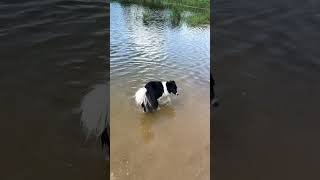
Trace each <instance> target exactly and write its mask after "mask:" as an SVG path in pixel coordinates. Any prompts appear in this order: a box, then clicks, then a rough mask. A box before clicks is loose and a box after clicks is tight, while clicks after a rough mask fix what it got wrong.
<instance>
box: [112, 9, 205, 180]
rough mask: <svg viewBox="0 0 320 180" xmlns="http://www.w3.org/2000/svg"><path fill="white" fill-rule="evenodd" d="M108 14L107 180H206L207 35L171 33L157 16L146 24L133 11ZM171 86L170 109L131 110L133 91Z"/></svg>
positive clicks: (161, 15) (198, 30)
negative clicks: (174, 88)
mask: <svg viewBox="0 0 320 180" xmlns="http://www.w3.org/2000/svg"><path fill="white" fill-rule="evenodd" d="M110 10H111V11H110V13H111V16H110V18H111V19H110V21H111V22H110V25H111V27H110V31H111V32H110V33H111V37H110V38H111V39H110V42H111V43H110V51H111V54H110V55H111V62H110V70H111V77H110V79H111V81H110V93H111V94H110V95H111V96H110V103H111V109H110V111H111V112H110V117H111V161H110V164H111V179H117V180H118V179H133V180H134V179H137V180H150V179H152V180H157V179H159V180H163V179H185V180H188V179H190V180H191V179H192V180H193V179H209V176H210V172H209V169H210V165H209V162H210V154H209V152H210V142H209V141H210V137H209V136H210V131H209V130H210V128H209V127H210V121H209V117H210V107H209V81H210V80H209V69H210V68H209V65H210V46H209V43H210V29H209V27H202V28H199V27H198V28H191V27H187V26H186V25H185V24H184V25H181V26H177V27H173V26H171V25H170V22H168V21H166V20H165V18H164V17H165V15H166V13H167V12H166V11H161V10H154V11H152V13H153V15H155V16H156V17H157V18H156V19H154V20H153V21H151V22H149V24H144V23H143V22H142V12H143V11H144V8H143V7H141V6H137V5H128V6H122V5H120V4H118V3H111V7H110ZM170 79H173V80H175V81H176V83H177V85H178V89H179V90H180V95H179V96H177V97H173V98H172V105H171V106H165V107H161V109H160V111H158V112H155V113H152V114H145V113H143V112H142V110H141V109H139V108H138V107H137V106H135V103H134V99H133V98H132V96H133V95H134V94H135V91H136V90H137V89H138V88H140V87H142V86H144V84H145V83H146V82H148V81H150V80H170ZM179 90H178V91H179Z"/></svg>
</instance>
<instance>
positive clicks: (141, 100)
mask: <svg viewBox="0 0 320 180" xmlns="http://www.w3.org/2000/svg"><path fill="white" fill-rule="evenodd" d="M135 100H136V104H137V105H138V106H141V105H142V104H144V105H145V106H147V104H149V103H148V98H147V89H146V88H144V87H143V88H140V89H139V90H138V91H137V92H136V94H135Z"/></svg>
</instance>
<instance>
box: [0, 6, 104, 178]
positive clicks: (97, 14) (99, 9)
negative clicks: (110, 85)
mask: <svg viewBox="0 0 320 180" xmlns="http://www.w3.org/2000/svg"><path fill="white" fill-rule="evenodd" d="M105 8H106V2H105V1H104V0H93V1H92V0H90V1H89V0H81V1H78V0H67V1H65V0H46V1H39V0H28V1H1V2H0V20H1V26H0V47H1V48H0V59H1V61H0V82H1V83H0V89H1V90H0V91H1V93H0V120H1V128H0V140H1V142H2V145H1V148H0V159H1V163H0V169H1V175H0V179H2V180H4V179H32V180H38V179H39V180H43V179H78V180H80V179H96V180H99V179H106V162H105V160H104V158H103V153H102V150H101V146H99V144H98V143H97V141H96V139H94V138H93V139H88V140H87V141H85V140H86V134H85V133H84V132H83V131H82V128H81V126H80V118H81V117H80V111H79V107H80V106H81V100H82V99H83V97H84V96H85V94H87V93H88V91H89V90H90V88H91V87H94V86H95V84H100V83H103V82H104V81H105V80H106V77H105V76H106V74H108V71H107V70H108V68H107V67H108V66H107V64H106V49H105V47H106V41H107V38H106V37H107V34H106V31H107V29H106V25H107V23H106V19H108V16H107V14H106V12H107V11H106V9H105Z"/></svg>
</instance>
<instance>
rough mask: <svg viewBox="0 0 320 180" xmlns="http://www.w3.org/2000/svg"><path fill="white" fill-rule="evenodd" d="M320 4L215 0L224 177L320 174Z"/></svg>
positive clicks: (219, 162) (218, 138) (245, 179)
mask: <svg viewBox="0 0 320 180" xmlns="http://www.w3.org/2000/svg"><path fill="white" fill-rule="evenodd" d="M319 8H320V2H319V1H316V0H307V1H298V0H290V1H288V0H269V1H262V0H258V1H247V0H245V1H238V0H223V1H215V2H214V3H213V9H214V12H215V13H214V16H215V18H214V19H215V25H214V27H213V30H214V31H213V33H214V39H213V42H214V46H213V47H214V48H213V51H214V57H213V58H214V61H215V64H214V65H215V68H214V72H215V77H216V88H217V89H216V90H217V94H218V96H220V99H221V106H220V107H219V108H218V109H217V111H216V112H215V113H214V114H213V116H212V117H213V119H212V122H214V124H213V128H212V129H211V132H212V134H213V135H214V137H213V138H214V152H215V154H214V155H215V156H214V158H213V163H214V167H215V170H214V176H215V178H216V179H221V180H223V179H226V180H227V179H237V180H251V179H254V180H256V179H266V180H269V179H319V173H318V167H319V165H318V163H319V161H320V156H319V153H318V152H319V150H320V144H319V137H320V132H319V126H320V121H319V102H320V93H319V92H320V83H319V77H320V51H319V48H318V41H319V39H320V34H319V29H320V12H319Z"/></svg>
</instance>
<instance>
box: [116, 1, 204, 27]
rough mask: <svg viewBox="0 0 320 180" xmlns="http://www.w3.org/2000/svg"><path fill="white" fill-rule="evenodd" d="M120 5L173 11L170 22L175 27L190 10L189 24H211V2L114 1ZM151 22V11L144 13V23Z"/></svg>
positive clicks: (187, 19) (186, 18) (187, 20)
mask: <svg viewBox="0 0 320 180" xmlns="http://www.w3.org/2000/svg"><path fill="white" fill-rule="evenodd" d="M113 1H117V2H120V3H129V4H130V3H134V4H141V5H144V6H148V7H149V8H150V9H165V8H168V9H170V10H171V15H170V21H171V23H172V24H173V25H178V24H179V23H180V22H181V20H182V19H183V17H182V12H183V11H184V10H189V11H191V12H194V13H192V15H190V16H186V17H185V20H186V22H187V24H189V25H191V26H198V25H203V24H209V23H210V0H113ZM150 20H151V13H150V11H146V12H144V13H143V22H144V23H147V22H148V21H150Z"/></svg>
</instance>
